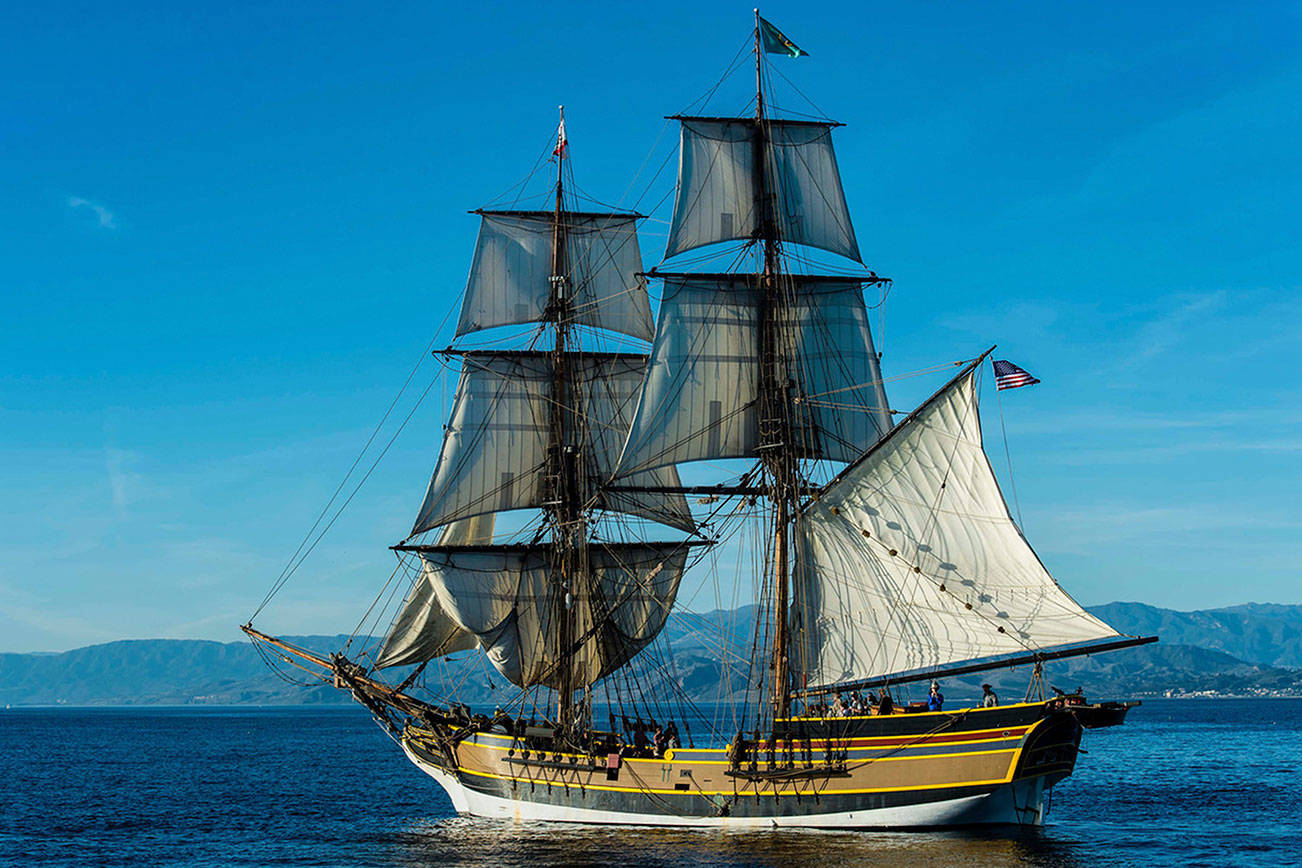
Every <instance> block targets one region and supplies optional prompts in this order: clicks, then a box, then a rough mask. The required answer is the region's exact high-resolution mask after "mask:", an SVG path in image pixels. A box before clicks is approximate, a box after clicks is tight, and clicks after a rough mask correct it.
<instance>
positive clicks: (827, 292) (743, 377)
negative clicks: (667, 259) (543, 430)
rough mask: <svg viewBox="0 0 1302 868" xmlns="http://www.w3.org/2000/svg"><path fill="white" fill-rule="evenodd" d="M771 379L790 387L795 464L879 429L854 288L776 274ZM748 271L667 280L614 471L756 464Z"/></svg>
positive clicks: (756, 323)
mask: <svg viewBox="0 0 1302 868" xmlns="http://www.w3.org/2000/svg"><path fill="white" fill-rule="evenodd" d="M781 291H782V294H783V295H784V296H785V297H786V304H785V305H784V306H783V307H782V308H781V310H780V313H779V314H778V316H777V323H776V328H775V331H776V341H775V343H776V345H777V347H776V350H777V352H776V358H772V359H769V360H768V362H767V363H769V364H772V365H773V366H774V370H773V372H772V373H773V380H774V381H775V382H778V383H790V389H791V394H790V396H789V398H790V402H791V408H792V415H793V417H794V418H793V419H792V420H791V427H792V434H793V439H794V441H795V442H793V443H792V444H790V448H791V450H792V451H793V452H794V453H795V454H797V455H799V456H801V457H804V458H825V459H829V460H833V461H844V462H849V461H853V460H855V459H856V458H858V457H859V456H860V455H861V454H863V451H864V450H865V449H867V448H868V447H869V446H871V445H872V444H873V443H875V442H877V439H878V437H880V436H881V435H882V434H883V433H884V432H886V431H887V430H889V428H890V424H891V422H890V420H891V416H890V411H889V409H888V408H887V406H886V392H885V389H884V388H883V386H882V376H881V368H880V367H879V365H878V359H877V352H876V350H875V349H874V348H873V342H872V335H871V333H870V332H869V329H868V311H867V310H866V309H865V307H864V302H863V294H862V290H861V284H860V282H859V281H855V280H852V279H848V278H817V277H805V276H797V275H790V276H784V277H783V278H782V286H781ZM765 303H766V299H765V295H764V293H763V291H762V290H761V289H760V287H759V283H758V280H757V278H756V277H755V276H754V275H746V274H720V275H705V274H699V275H666V276H665V288H664V298H663V300H662V301H661V304H660V320H659V323H658V324H657V329H656V339H655V343H654V345H653V346H652V348H651V361H650V366H649V368H648V370H647V379H646V384H645V385H644V386H643V388H642V394H641V397H640V399H639V401H638V405H637V413H636V415H635V416H634V418H633V426H632V430H630V432H629V435H628V443H627V444H626V445H625V446H624V453H623V455H622V456H621V457H620V461H619V474H620V475H625V474H629V473H634V472H637V471H639V470H646V469H648V468H655V467H663V466H666V465H673V464H677V463H681V462H685V461H699V460H705V459H715V458H743V457H755V456H756V455H757V454H758V453H757V449H758V448H759V447H760V445H761V444H760V431H759V428H760V394H759V389H760V383H761V382H762V377H761V368H760V366H761V365H762V364H765V363H766V362H765V361H764V360H762V358H761V353H760V343H761V336H760V328H761V308H762V306H763V305H764V304H765Z"/></svg>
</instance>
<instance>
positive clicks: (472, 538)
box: [375, 513, 496, 669]
mask: <svg viewBox="0 0 1302 868" xmlns="http://www.w3.org/2000/svg"><path fill="white" fill-rule="evenodd" d="M495 523H496V522H495V516H494V515H493V514H492V513H489V514H488V515H477V516H475V517H474V518H467V519H463V520H461V521H454V522H452V524H450V525H448V526H447V527H445V528H444V529H443V533H441V534H439V545H445V546H451V545H463V546H464V545H487V544H489V543H491V542H492V541H493V527H494V525H495ZM478 644H479V641H478V640H477V639H476V638H475V637H474V635H473V634H471V633H467V632H466V631H465V630H462V629H461V628H460V627H459V626H457V623H456V622H455V621H453V620H452V619H451V618H449V617H448V616H447V613H446V612H444V611H443V607H442V606H440V605H439V601H438V597H437V596H435V594H434V584H433V583H432V582H431V581H430V570H429V567H427V566H425V564H424V563H422V564H421V572H420V575H419V576H418V577H417V578H416V581H415V582H414V583H413V584H412V587H411V591H410V592H409V593H408V594H407V598H406V599H405V600H403V603H402V608H401V609H400V610H399V611H398V616H397V617H396V618H394V620H393V625H392V626H391V627H390V628H389V632H388V633H387V634H386V635H385V637H384V641H383V642H382V643H381V644H380V650H379V651H378V652H376V655H375V666H376V668H377V669H384V668H387V667H389V666H406V665H409V664H413V663H424V662H425V661H426V660H433V659H434V658H435V657H443V656H445V655H447V654H452V653H455V652H457V651H467V650H469V649H471V648H474V647H475V646H476V645H478Z"/></svg>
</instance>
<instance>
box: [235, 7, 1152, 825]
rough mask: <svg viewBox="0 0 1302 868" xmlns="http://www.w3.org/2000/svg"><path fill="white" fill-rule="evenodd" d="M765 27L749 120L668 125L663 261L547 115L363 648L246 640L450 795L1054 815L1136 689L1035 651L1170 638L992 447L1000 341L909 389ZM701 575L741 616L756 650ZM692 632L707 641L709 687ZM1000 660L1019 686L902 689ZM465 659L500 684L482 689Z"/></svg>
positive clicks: (484, 236)
mask: <svg viewBox="0 0 1302 868" xmlns="http://www.w3.org/2000/svg"><path fill="white" fill-rule="evenodd" d="M753 43H754V44H753V50H754V61H755V95H754V100H753V105H752V106H747V108H746V111H744V112H743V113H741V115H740V116H735V117H714V116H699V115H675V116H673V117H672V118H671V121H672V122H673V123H675V124H677V126H678V130H679V135H680V141H679V148H678V181H677V185H676V188H675V190H674V193H673V195H674V204H673V214H672V218H671V220H670V221H669V225H668V240H667V244H666V249H665V252H664V258H663V261H662V262H661V263H660V265H659V266H657V267H655V268H652V269H650V270H645V267H644V263H643V261H642V256H641V252H640V247H639V238H638V227H639V221H641V220H642V219H643V218H642V215H640V214H638V213H636V212H634V211H622V210H615V209H610V208H600V207H588V206H585V205H584V204H582V202H581V200H580V198H579V196H578V194H577V193H576V190H577V185H575V184H574V182H573V174H572V168H571V165H570V162H569V153H568V151H569V148H568V142H567V140H566V136H565V130H564V120H563V118H562V122H561V126H560V129H559V132H558V136H557V140H556V144H555V148H554V150H553V152H552V155H551V159H552V160H553V161H554V164H555V177H554V183H552V184H550V185H549V187H550V188H549V190H548V191H547V193H546V200H545V201H544V203H543V204H542V205H541V206H539V207H536V208H535V209H533V210H527V209H523V208H519V207H504V208H493V209H487V208H485V209H480V210H479V211H477V212H475V214H476V215H477V216H478V218H479V220H480V229H479V235H478V240H477V243H476V246H475V250H474V254H473V258H472V260H471V266H470V276H469V280H468V283H467V286H466V289H465V292H464V296H463V298H462V303H461V306H460V315H459V319H458V320H457V325H456V330H455V332H456V339H455V341H454V343H453V345H452V346H451V347H449V348H448V349H446V350H440V351H438V353H437V354H436V355H437V356H438V358H439V359H440V361H441V362H442V363H444V364H446V365H447V366H449V368H450V369H452V370H455V371H456V372H457V377H458V379H457V382H456V386H455V392H454V394H453V397H452V400H451V410H450V414H449V418H448V421H447V424H446V425H445V426H444V436H443V441H442V446H441V449H440V450H439V453H438V457H437V461H436V463H435V469H434V472H433V477H432V479H431V481H430V482H429V485H428V488H427V490H426V493H425V497H424V500H423V501H422V502H421V503H420V506H419V509H418V510H417V514H416V520H415V523H414V525H413V527H412V529H411V532H410V534H409V535H408V536H407V537H406V538H405V539H404V540H403V541H402V542H400V543H399V544H397V545H394V546H392V549H393V551H394V552H395V554H396V556H397V558H398V569H397V570H395V573H394V576H393V577H391V580H390V583H388V584H387V585H386V586H385V590H383V591H381V593H380V595H379V597H378V598H377V602H376V604H375V607H373V610H372V611H373V612H384V611H388V610H386V609H385V600H386V599H390V598H391V599H392V600H393V601H394V605H393V606H392V607H391V610H392V611H391V616H390V615H386V616H384V618H383V624H381V627H382V629H380V630H379V631H378V632H377V638H376V639H375V640H370V639H369V638H368V636H369V634H363V635H361V637H360V638H359V639H358V640H357V642H356V643H352V642H350V643H349V644H348V645H347V646H346V647H344V648H340V649H337V650H336V651H335V653H330V654H325V653H317V652H314V651H312V650H309V649H307V648H304V647H301V646H300V645H299V644H294V643H291V642H288V641H285V640H284V639H280V638H276V637H275V636H273V635H270V634H268V633H265V632H263V631H262V630H259V629H256V628H254V626H253V623H252V619H251V620H250V622H249V623H248V624H246V625H245V626H244V628H243V629H244V630H245V632H246V633H247V634H248V635H249V636H250V637H251V639H252V640H253V641H254V642H255V643H256V644H257V645H258V647H259V648H260V649H262V650H264V651H265V652H266V656H267V658H268V659H269V660H270V661H271V662H272V663H274V664H276V665H279V666H285V665H287V664H293V666H294V667H297V669H296V671H298V672H299V673H300V674H301V673H302V672H303V671H306V672H308V673H310V674H311V676H312V678H313V679H315V680H316V681H319V682H324V683H328V684H331V685H333V686H334V687H337V688H339V689H341V690H344V691H347V692H348V693H350V694H351V696H352V697H353V698H355V699H356V701H357V702H359V703H361V704H362V705H363V706H365V707H366V708H367V709H368V710H369V711H370V712H371V714H372V715H373V716H374V718H375V719H376V721H377V722H378V723H379V724H380V725H381V726H382V727H383V729H384V730H385V731H386V732H387V733H388V734H389V735H390V736H391V737H392V739H393V740H394V741H395V742H396V744H397V745H398V746H399V747H400V748H401V750H402V751H403V752H404V753H405V754H406V756H407V757H408V759H410V761H411V762H412V763H413V764H415V766H416V767H417V768H419V769H420V770H421V771H423V772H424V773H426V774H427V775H428V776H429V777H431V778H433V779H434V781H436V782H437V783H438V784H439V785H440V786H441V787H442V788H443V789H444V790H446V791H447V794H448V796H449V797H450V798H451V801H452V804H453V806H454V807H455V809H456V810H457V811H458V812H460V813H462V814H466V815H475V816H481V817H497V818H513V819H523V820H548V821H562V822H575V823H605V824H643V825H674V826H702V827H761V828H771V827H785V826H799V827H822V828H847V827H865V828H871V827H876V828H910V827H937V826H958V825H981V824H1022V825H1027V824H1032V825H1034V824H1039V823H1041V822H1043V819H1044V815H1045V804H1046V796H1047V794H1048V793H1049V791H1050V789H1051V788H1052V787H1053V786H1054V785H1055V784H1056V783H1058V782H1060V781H1062V780H1063V779H1064V778H1066V777H1067V776H1069V775H1070V774H1071V773H1072V771H1073V769H1074V767H1075V764H1076V762H1077V759H1078V756H1079V754H1080V753H1081V750H1080V742H1081V738H1082V730H1083V729H1085V728H1092V727H1098V726H1109V725H1114V724H1117V723H1120V722H1121V721H1122V719H1123V718H1124V716H1125V712H1126V710H1127V708H1128V707H1129V703H1116V702H1109V703H1092V702H1089V701H1087V700H1086V699H1085V698H1084V697H1083V696H1081V695H1079V691H1077V693H1075V694H1071V695H1067V694H1063V693H1061V692H1056V695H1053V694H1051V695H1049V696H1046V695H1045V689H1044V688H1045V680H1044V675H1043V667H1044V665H1045V664H1047V663H1049V662H1050V661H1054V660H1058V659H1062V658H1067V657H1072V656H1078V655H1083V654H1092V653H1098V652H1102V651H1109V650H1116V649H1120V648H1125V647H1130V646H1134V645H1138V644H1141V643H1143V642H1147V641H1151V639H1147V638H1138V637H1127V636H1122V635H1120V634H1119V633H1118V632H1117V631H1116V630H1114V629H1113V628H1111V627H1109V626H1108V625H1107V624H1105V623H1103V622H1102V621H1100V620H1099V619H1098V618H1096V617H1094V616H1093V615H1091V614H1089V613H1088V612H1086V611H1085V610H1084V609H1083V608H1082V607H1081V606H1080V605H1078V604H1077V603H1076V602H1075V601H1074V600H1073V599H1072V598H1071V597H1070V596H1068V594H1067V593H1066V592H1065V591H1064V590H1063V589H1062V588H1061V587H1060V586H1059V585H1058V583H1057V582H1056V581H1055V580H1054V578H1053V577H1052V576H1051V575H1050V574H1049V572H1048V571H1047V570H1046V569H1045V567H1044V565H1043V564H1042V563H1041V562H1040V560H1039V558H1038V557H1037V556H1036V554H1035V552H1034V551H1033V550H1032V549H1031V547H1030V545H1029V544H1028V543H1027V541H1026V539H1025V538H1024V537H1023V534H1022V532H1021V530H1020V529H1019V527H1018V525H1017V524H1016V523H1015V522H1014V520H1013V518H1012V516H1011V514H1010V512H1009V509H1008V506H1007V504H1006V502H1005V500H1004V497H1003V495H1002V493H1001V491H1000V487H999V484H998V482H997V481H996V477H995V474H994V472H993V470H992V468H991V463H990V461H989V459H988V458H987V455H986V453H985V451H984V449H983V444H982V433H981V422H980V415H979V412H978V381H979V379H980V377H981V376H982V375H983V372H984V370H985V364H986V362H987V360H988V359H989V358H990V351H989V350H987V351H986V352H983V353H979V354H977V355H976V356H975V357H970V358H969V359H967V360H966V361H965V362H963V363H961V365H960V366H959V369H958V370H957V373H956V374H955V375H954V376H953V377H952V378H951V379H949V381H948V382H946V383H944V385H942V386H941V387H940V388H939V389H938V390H937V391H936V392H935V393H934V394H933V395H931V397H929V398H928V399H927V400H925V401H923V402H922V403H921V404H920V405H919V406H918V407H917V408H916V409H914V410H913V411H912V412H908V413H896V412H895V411H892V410H891V409H890V405H889V404H888V402H887V396H886V388H885V380H884V378H883V375H882V371H881V356H880V354H879V353H878V351H877V350H876V348H875V346H874V343H873V337H872V332H871V330H870V328H869V322H870V317H869V303H868V302H867V301H866V300H865V294H869V295H872V296H880V294H881V293H882V292H883V291H884V287H886V286H887V285H889V280H888V279H887V278H884V277H881V276H879V275H878V274H876V273H875V272H873V271H871V270H869V269H867V268H866V267H865V266H864V265H863V263H862V261H861V258H860V253H859V246H858V241H857V239H856V236H855V234H854V231H853V229H852V227H851V223H850V214H849V209H848V206H847V202H846V196H845V192H844V190H843V188H842V184H841V176H840V171H839V168H838V164H837V160H836V156H835V153H834V151H833V147H832V131H833V129H834V128H835V127H837V126H839V124H837V123H835V122H833V121H830V120H825V119H809V118H793V117H780V116H778V115H779V114H781V113H780V112H778V111H775V110H774V109H773V108H772V107H771V106H770V104H769V102H768V101H767V96H768V91H769V90H770V89H771V82H770V79H769V76H770V75H771V74H772V72H771V67H770V65H769V60H768V58H767V55H768V54H770V53H776V54H786V55H788V56H799V55H800V54H802V53H803V52H801V50H800V49H799V48H797V47H796V46H795V45H794V44H793V43H792V42H791V41H790V40H789V39H787V38H786V37H785V36H783V35H782V34H781V33H780V32H779V31H778V30H777V29H776V28H775V27H773V25H771V24H770V23H769V22H767V21H765V20H763V19H762V18H760V17H759V14H758V12H757V13H756V16H755V31H754V40H753ZM743 64H744V61H743ZM752 109H753V110H752ZM549 147H550V146H549ZM828 261H831V264H830V265H828V264H826V263H827V262H828ZM651 288H658V291H659V312H658V315H656V316H653V315H652V306H651V295H650V292H649V289H651ZM498 335H501V336H502V337H501V338H500V339H499V338H498ZM897 416H898V418H897ZM680 469H681V474H682V475H680ZM416 493H417V492H413V495H415V494H416ZM413 499H414V497H413ZM278 584H279V583H278ZM689 587H691V588H696V589H700V588H708V587H714V588H716V589H722V590H717V593H718V594H719V596H718V597H717V598H716V599H718V600H724V601H727V600H728V599H729V598H732V599H733V601H734V602H737V603H747V604H749V605H747V606H743V607H740V608H739V609H738V611H740V612H744V613H746V615H745V617H746V618H748V619H749V620H747V621H746V622H745V627H744V632H745V633H746V634H747V635H746V637H745V642H744V643H742V642H740V641H730V640H729V635H731V633H736V632H737V631H736V630H735V629H733V630H732V631H731V633H730V631H729V630H728V629H722V628H720V626H719V625H720V623H721V622H719V621H718V620H717V619H716V620H715V621H709V620H708V619H706V618H704V617H703V616H699V615H693V614H692V609H691V608H689V606H688V602H689V601H688V600H683V599H680V597H682V596H683V594H682V593H680V591H682V590H683V589H685V588H689ZM395 589H396V592H395ZM386 595H390V596H386ZM693 596H694V598H695V599H700V591H694V592H693ZM696 608H699V605H698V606H697V607H696ZM720 608H721V609H723V608H725V607H724V606H720ZM259 611H261V610H259ZM739 617H740V616H739ZM363 622H365V618H364V619H363ZM384 625H387V628H385V626H384ZM734 627H735V625H734ZM675 631H677V633H678V634H681V633H683V632H684V631H688V632H690V631H695V632H696V633H697V634H699V635H700V636H701V639H702V641H704V642H707V643H708V642H711V641H712V642H714V643H715V650H716V652H717V656H718V659H719V660H721V661H722V662H721V663H720V675H719V688H718V694H719V695H718V697H717V700H716V701H715V702H712V703H709V704H708V705H709V707H708V708H706V707H705V705H706V703H705V702H704V701H703V700H702V699H701V697H700V696H699V695H697V696H695V697H693V696H691V695H689V691H688V690H687V688H686V686H685V685H686V679H685V677H683V676H682V675H681V673H680V672H679V671H678V670H677V662H678V661H677V658H676V656H675V651H674V647H673V644H672V643H671V642H670V641H669V638H668V637H669V634H671V633H674V632H675ZM712 631H713V632H714V635H710V633H711V632H712ZM1013 666H1019V667H1023V670H1022V671H1025V672H1029V673H1030V684H1029V686H1028V689H1027V692H1026V697H1025V701H1014V702H1005V703H1004V704H994V703H981V704H979V705H977V706H975V707H957V708H955V707H952V706H950V705H946V704H945V703H943V702H942V701H940V699H939V697H930V698H929V701H928V702H923V701H920V700H917V699H916V698H915V699H914V700H913V701H910V698H911V697H916V695H917V693H916V691H918V689H919V686H921V690H923V691H925V690H926V688H927V685H928V683H929V682H939V681H940V680H941V679H945V678H953V677H956V676H959V675H968V674H973V673H981V672H985V671H987V670H996V669H1006V668H1008V667H1013ZM474 673H479V674H474ZM472 677H473V679H474V680H475V681H476V683H483V682H485V681H487V682H488V683H489V684H491V685H492V689H493V691H494V693H493V698H492V700H490V703H491V704H484V705H482V706H481V707H473V706H472V705H471V704H470V703H468V702H465V701H463V699H462V697H463V696H464V695H465V693H464V690H463V688H464V684H465V682H466V680H467V678H472ZM938 686H940V685H938ZM481 692H482V691H481ZM937 692H939V691H937ZM924 695H925V694H924ZM481 698H482V697H481Z"/></svg>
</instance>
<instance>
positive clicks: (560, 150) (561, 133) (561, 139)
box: [552, 106, 569, 157]
mask: <svg viewBox="0 0 1302 868" xmlns="http://www.w3.org/2000/svg"><path fill="white" fill-rule="evenodd" d="M568 144H569V142H568V141H567V140H566V138H565V107H564V106H562V107H561V123H560V126H558V127H557V128H556V150H554V151H552V155H553V156H557V157H563V156H565V147H566V145H568Z"/></svg>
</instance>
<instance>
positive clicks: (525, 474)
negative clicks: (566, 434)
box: [412, 351, 695, 534]
mask: <svg viewBox="0 0 1302 868" xmlns="http://www.w3.org/2000/svg"><path fill="white" fill-rule="evenodd" d="M572 362H573V364H572V369H573V372H574V378H575V381H576V386H577V391H578V398H579V400H578V401H576V402H575V403H576V404H577V405H578V406H577V411H576V413H575V420H576V422H577V427H578V428H579V431H578V432H577V433H576V438H575V439H576V441H577V442H580V443H581V444H582V446H581V452H582V454H583V457H584V470H585V471H586V472H585V474H584V477H583V479H581V480H580V484H581V487H582V488H583V489H584V490H583V492H582V493H583V496H584V498H585V500H586V501H588V502H589V505H590V506H593V507H604V508H607V509H612V510H616V511H620V512H627V513H632V514H635V515H640V516H643V517H645V518H650V519H652V520H655V521H659V522H662V523H664V524H668V525H671V526H674V527H679V528H683V529H685V530H690V529H692V528H694V527H695V525H694V523H693V522H692V518H691V510H690V508H689V507H688V506H687V500H686V498H684V497H683V496H682V495H681V494H673V493H664V492H637V493H632V492H609V493H606V492H602V491H601V490H600V489H599V486H600V483H602V482H604V481H605V480H607V479H609V478H610V477H611V475H612V472H613V470H614V467H615V461H616V459H617V457H618V455H619V450H620V447H621V446H622V444H623V437H624V434H625V432H627V430H628V425H629V419H630V418H631V415H632V411H633V407H634V402H635V400H636V394H637V391H638V388H639V387H640V385H641V383H642V378H643V372H644V370H645V365H646V357H645V356H639V355H616V354H582V355H577V354H576V355H575V356H574V357H573V359H572ZM551 384H552V370H551V359H550V356H549V354H547V353H541V352H515V353H494V352H489V351H486V352H474V353H467V354H466V355H465V356H464V364H463V368H462V372H461V381H460V383H459V384H458V386H457V394H456V398H455V400H454V402H453V407H452V415H451V419H450V420H449V422H448V427H447V431H446V433H445V435H444V440H443V448H442V451H441V452H440V453H439V459H438V463H437V465H436V467H435V470H434V476H433V478H432V479H431V480H430V485H429V489H428V490H427V491H426V494H425V500H424V502H423V504H422V505H421V508H420V512H419V514H418V516H417V518H416V524H415V526H414V528H413V530H412V533H413V534H416V533H421V532H423V531H426V530H429V529H431V528H434V527H438V526H440V525H444V524H447V523H449V522H452V521H456V520H457V519H462V518H468V517H470V516H474V515H482V514H484V513H489V512H504V511H506V510H511V509H527V508H536V507H540V506H542V505H543V503H544V502H545V500H546V499H547V497H548V492H547V491H546V490H545V488H544V477H545V475H546V470H547V460H548V451H547V450H548V444H549V443H550V441H551V427H550V426H551V415H550V413H551V403H550V398H549V395H550V389H551ZM635 482H636V483H638V484H641V485H647V486H666V487H674V486H677V485H678V484H679V482H678V474H677V471H675V470H674V469H673V468H661V469H658V470H656V471H654V472H653V473H648V474H644V475H642V476H641V477H640V478H639V479H637V480H632V481H630V482H629V483H628V484H630V485H632V484H634V483H635Z"/></svg>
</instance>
